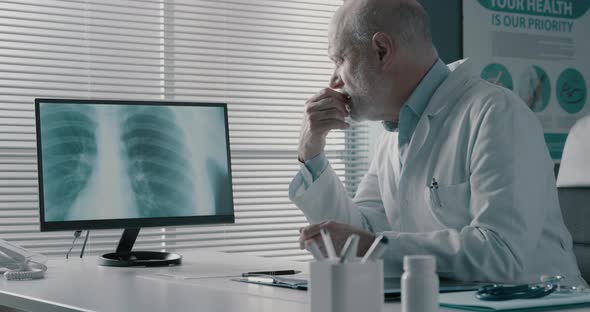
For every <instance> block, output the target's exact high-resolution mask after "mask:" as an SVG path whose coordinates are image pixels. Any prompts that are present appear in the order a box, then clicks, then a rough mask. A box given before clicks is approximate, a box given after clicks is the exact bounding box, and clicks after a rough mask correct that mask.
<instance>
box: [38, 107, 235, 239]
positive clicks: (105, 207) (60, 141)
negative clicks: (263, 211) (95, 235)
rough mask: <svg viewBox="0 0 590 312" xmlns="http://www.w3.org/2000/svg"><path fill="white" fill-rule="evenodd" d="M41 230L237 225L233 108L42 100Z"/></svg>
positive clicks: (39, 154) (40, 108)
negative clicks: (232, 158) (230, 124)
mask: <svg viewBox="0 0 590 312" xmlns="http://www.w3.org/2000/svg"><path fill="white" fill-rule="evenodd" d="M35 116H36V120H37V161H38V172H39V208H40V218H41V230H42V231H51V230H73V229H101V228H104V229H106V228H133V227H149V226H166V225H168V226H170V225H191V224H209V223H232V222H234V211H233V199H232V184H231V181H232V180H231V165H230V154H229V134H228V124H227V106H226V105H225V104H210V103H179V102H145V101H106V100H105V101H99V100H71V99H68V100H64V99H36V100H35Z"/></svg>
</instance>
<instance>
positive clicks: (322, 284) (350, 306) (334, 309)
mask: <svg viewBox="0 0 590 312" xmlns="http://www.w3.org/2000/svg"><path fill="white" fill-rule="evenodd" d="M309 266H310V270H309V271H310V290H309V293H310V297H311V300H310V301H311V312H358V311H363V312H381V311H382V309H383V301H384V297H383V261H382V260H377V261H367V262H365V263H360V258H355V259H352V260H351V261H350V262H345V263H337V262H334V261H314V262H310V264H309Z"/></svg>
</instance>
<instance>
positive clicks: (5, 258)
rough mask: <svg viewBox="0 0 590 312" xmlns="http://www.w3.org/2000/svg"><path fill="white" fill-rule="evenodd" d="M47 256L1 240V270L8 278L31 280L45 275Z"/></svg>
mask: <svg viewBox="0 0 590 312" xmlns="http://www.w3.org/2000/svg"><path fill="white" fill-rule="evenodd" d="M45 262H47V258H46V257H45V256H43V255H41V254H38V253H35V252H32V251H29V250H27V249H24V248H22V247H20V246H18V245H15V244H12V243H9V242H7V241H5V240H0V272H4V277H6V279H7V280H31V279H39V278H43V276H45V271H47V266H45Z"/></svg>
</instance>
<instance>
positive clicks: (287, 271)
mask: <svg viewBox="0 0 590 312" xmlns="http://www.w3.org/2000/svg"><path fill="white" fill-rule="evenodd" d="M297 273H301V271H298V270H278V271H259V272H246V273H242V277H248V276H260V275H293V274H297Z"/></svg>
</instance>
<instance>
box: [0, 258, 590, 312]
mask: <svg viewBox="0 0 590 312" xmlns="http://www.w3.org/2000/svg"><path fill="white" fill-rule="evenodd" d="M182 254H183V264H182V265H181V266H177V267H168V268H113V267H102V266H98V265H97V264H96V257H88V258H84V259H80V258H71V259H69V260H65V259H63V260H51V261H50V262H49V263H48V267H49V270H48V272H47V275H46V277H45V279H42V280H36V281H7V280H6V279H4V278H1V279H0V304H1V305H4V306H8V307H12V308H16V309H20V310H25V311H43V312H52V311H68V312H69V311H108V312H140V311H141V312H148V311H158V312H160V311H215V312H224V311H240V312H249V311H256V312H276V311H281V312H290V311H294V312H295V311H309V304H308V294H307V292H306V291H301V290H291V289H283V288H278V287H269V286H260V285H254V284H246V283H238V282H233V281H230V280H229V276H236V277H237V276H239V275H240V273H241V272H247V271H255V270H278V269H298V270H302V271H303V272H304V273H303V274H305V273H307V271H308V269H307V264H306V263H298V262H290V261H284V260H283V261H281V260H276V259H269V258H258V257H253V256H246V255H241V254H225V253H218V252H211V251H200V252H199V251H197V252H195V251H192V252H183V253H182ZM159 274H164V275H159ZM188 275H192V276H196V275H209V276H212V275H216V276H228V277H215V278H212V277H209V278H192V279H182V278H180V277H181V276H188ZM400 310H401V308H400V305H399V303H386V304H384V305H383V311H400ZM441 311H459V310H447V309H441ZM560 311H568V310H560ZM571 311H574V310H571ZM575 311H578V312H580V311H590V309H576V310H575Z"/></svg>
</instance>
